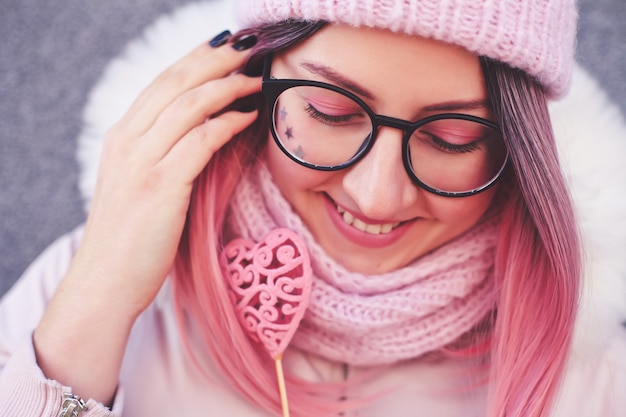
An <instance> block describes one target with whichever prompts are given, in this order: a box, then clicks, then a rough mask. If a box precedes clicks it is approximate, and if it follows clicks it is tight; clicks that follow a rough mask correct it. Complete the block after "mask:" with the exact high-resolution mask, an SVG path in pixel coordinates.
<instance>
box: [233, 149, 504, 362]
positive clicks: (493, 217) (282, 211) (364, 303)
mask: <svg viewBox="0 0 626 417" xmlns="http://www.w3.org/2000/svg"><path fill="white" fill-rule="evenodd" d="M498 224H499V215H498V211H497V210H492V209H490V210H488V212H487V213H486V214H485V215H484V216H483V218H482V219H481V220H480V221H479V222H478V223H477V224H476V225H475V226H473V227H472V228H471V229H470V230H468V231H467V232H465V233H463V234H462V235H460V236H458V237H457V238H455V239H453V240H452V241H450V242H448V243H446V244H445V245H443V246H441V247H439V248H437V249H435V250H434V251H431V252H430V253H428V254H426V255H424V256H421V257H419V258H418V259H416V260H415V261H413V262H412V263H411V264H409V265H407V266H405V267H403V268H400V269H397V270H395V271H392V272H388V273H383V274H377V275H367V274H362V273H357V272H351V271H348V270H347V269H346V268H344V267H343V266H341V265H340V264H338V263H337V262H336V261H334V260H333V258H332V257H331V256H329V255H328V254H327V253H326V252H325V251H324V250H323V249H322V247H321V246H320V245H319V244H318V243H317V242H316V241H315V239H314V238H313V235H312V234H311V232H310V231H309V230H308V229H307V227H306V225H305V224H304V222H303V221H302V219H301V218H300V217H299V216H298V215H297V214H296V213H295V212H294V211H293V210H292V208H291V206H290V204H289V202H288V201H287V200H286V199H285V198H284V197H283V195H282V193H281V192H280V190H279V189H278V186H277V185H276V184H275V182H274V181H273V178H272V175H271V173H270V172H269V169H268V168H267V166H266V164H265V163H264V162H263V161H262V160H260V161H259V162H257V163H256V164H255V165H254V166H253V167H252V168H251V169H250V170H249V171H248V172H247V174H246V175H244V176H243V178H242V180H241V181H240V183H239V185H238V186H237V188H236V190H235V193H234V196H233V199H232V201H231V206H230V213H229V217H228V223H227V227H228V228H229V233H228V234H229V235H232V236H236V237H243V238H246V239H250V240H252V241H256V242H258V241H261V240H262V239H263V238H264V236H265V235H266V234H267V233H269V232H270V231H271V230H273V229H275V228H278V227H283V228H287V229H290V230H292V231H294V232H296V233H297V234H298V235H299V236H300V237H301V238H302V239H303V241H304V242H305V244H306V246H307V247H308V250H309V253H310V256H311V266H312V270H313V275H314V276H313V286H312V292H311V300H310V303H309V307H308V309H307V311H306V313H305V315H304V318H303V320H302V322H301V323H300V327H299V328H298V330H297V331H296V333H295V336H294V338H293V340H292V341H291V346H295V347H297V348H299V349H301V350H304V351H307V352H310V353H313V354H316V355H320V356H322V357H325V358H327V359H329V360H332V361H337V362H342V363H346V364H349V365H355V366H361V365H367V366H372V365H385V364H391V363H395V362H398V361H402V360H406V359H412V358H416V357H418V356H421V355H423V354H426V353H428V352H432V351H435V350H437V349H440V348H442V347H444V346H446V345H449V344H451V343H452V342H454V341H456V340H457V339H459V337H461V336H462V335H464V334H465V333H467V332H468V331H470V330H471V329H472V328H473V327H475V326H476V325H477V324H478V323H479V322H481V320H482V319H483V318H484V317H485V316H486V314H487V313H489V312H490V311H491V310H492V309H493V308H494V306H495V299H496V294H495V289H494V279H493V264H494V252H495V246H496V238H497V228H498Z"/></svg>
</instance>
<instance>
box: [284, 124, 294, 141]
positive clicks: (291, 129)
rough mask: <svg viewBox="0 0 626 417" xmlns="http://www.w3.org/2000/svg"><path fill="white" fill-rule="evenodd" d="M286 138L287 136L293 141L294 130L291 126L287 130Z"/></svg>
mask: <svg viewBox="0 0 626 417" xmlns="http://www.w3.org/2000/svg"><path fill="white" fill-rule="evenodd" d="M285 136H287V139H288V140H289V139H293V128H292V127H290V126H287V130H285Z"/></svg>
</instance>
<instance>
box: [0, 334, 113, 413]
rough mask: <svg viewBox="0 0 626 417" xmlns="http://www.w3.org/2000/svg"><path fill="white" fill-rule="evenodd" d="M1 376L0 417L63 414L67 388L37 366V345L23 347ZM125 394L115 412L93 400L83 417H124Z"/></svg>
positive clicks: (68, 389) (89, 402) (69, 390)
mask: <svg viewBox="0 0 626 417" xmlns="http://www.w3.org/2000/svg"><path fill="white" fill-rule="evenodd" d="M5 365H6V366H5V367H4V370H3V372H2V375H0V415H2V416H21V417H40V416H41V417H42V416H46V417H47V416H50V417H57V416H58V415H59V412H60V411H61V404H62V402H63V395H64V393H69V394H71V393H72V390H71V388H70V387H65V386H63V385H61V384H60V383H58V382H57V381H53V380H51V379H47V378H46V377H45V376H44V374H43V373H42V372H41V369H39V367H38V366H37V361H36V360H35V352H34V350H33V344H32V342H30V341H27V342H26V343H24V344H22V345H21V346H20V347H19V348H18V350H17V351H16V352H15V353H14V354H13V355H12V356H11V358H10V359H9V361H8V362H7V363H6V364H5ZM122 403H123V394H122V390H121V389H118V392H117V393H116V396H115V403H114V405H113V407H112V410H113V411H111V410H109V409H108V408H107V407H105V406H104V405H102V404H101V403H98V402H96V401H94V400H92V399H90V400H87V401H86V405H87V410H85V411H84V412H83V413H81V414H80V417H114V416H120V415H121V412H120V410H121V408H122Z"/></svg>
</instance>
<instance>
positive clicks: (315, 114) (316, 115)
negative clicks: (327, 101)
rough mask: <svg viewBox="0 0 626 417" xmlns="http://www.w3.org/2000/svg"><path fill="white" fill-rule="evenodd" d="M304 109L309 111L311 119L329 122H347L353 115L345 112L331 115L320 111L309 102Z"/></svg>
mask: <svg viewBox="0 0 626 417" xmlns="http://www.w3.org/2000/svg"><path fill="white" fill-rule="evenodd" d="M305 111H306V112H307V113H309V116H311V117H312V118H313V119H315V120H319V121H321V122H324V123H330V124H335V123H337V124H338V123H347V122H349V121H351V120H352V117H353V115H351V114H345V115H342V116H331V115H328V114H326V113H322V112H321V111H319V110H317V109H316V108H315V107H313V106H312V105H311V104H307V106H306V109H305Z"/></svg>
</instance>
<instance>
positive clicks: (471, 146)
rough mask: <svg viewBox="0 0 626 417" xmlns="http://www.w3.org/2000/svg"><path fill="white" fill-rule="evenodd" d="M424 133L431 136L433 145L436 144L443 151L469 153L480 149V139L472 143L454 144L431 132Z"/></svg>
mask: <svg viewBox="0 0 626 417" xmlns="http://www.w3.org/2000/svg"><path fill="white" fill-rule="evenodd" d="M424 134H425V135H426V136H428V137H429V138H430V140H431V142H432V143H433V145H435V146H436V147H437V148H439V149H440V150H442V151H446V152H454V153H469V152H473V151H477V150H479V149H480V145H479V141H478V140H475V141H473V142H470V143H466V144H464V145H452V144H451V143H449V142H446V141H445V140H443V139H441V138H440V137H438V136H435V135H431V134H429V133H424Z"/></svg>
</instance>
